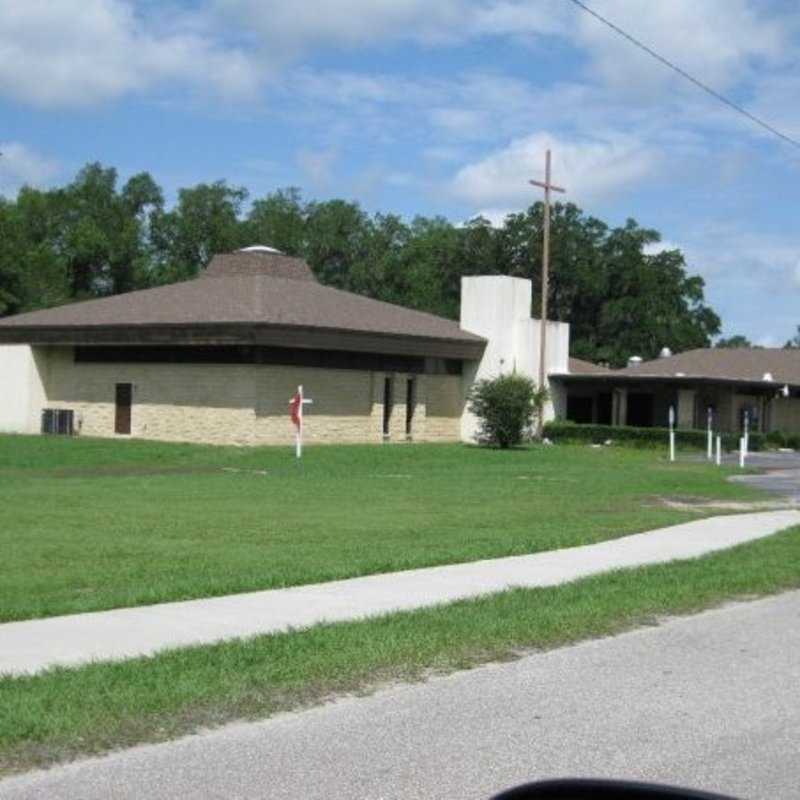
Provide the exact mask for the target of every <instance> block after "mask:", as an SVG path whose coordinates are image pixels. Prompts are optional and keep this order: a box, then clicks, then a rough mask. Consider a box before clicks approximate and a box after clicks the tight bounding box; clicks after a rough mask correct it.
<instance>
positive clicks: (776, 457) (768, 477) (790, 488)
mask: <svg viewBox="0 0 800 800" xmlns="http://www.w3.org/2000/svg"><path fill="white" fill-rule="evenodd" d="M738 458H739V457H738V455H736V454H735V453H732V454H728V455H726V457H725V460H726V462H728V463H731V464H733V463H737V464H738V463H739V462H738ZM747 466H748V467H757V468H759V469H762V470H764V471H763V473H761V474H760V475H737V476H734V477H733V478H732V479H731V480H734V481H738V482H741V483H746V484H748V485H750V486H754V487H755V488H757V489H764V490H765V491H767V492H772V493H773V494H777V495H779V496H781V497H783V498H785V499H786V500H789V501H791V502H795V503H797V502H800V453H751V454H750V455H749V456H748V457H747Z"/></svg>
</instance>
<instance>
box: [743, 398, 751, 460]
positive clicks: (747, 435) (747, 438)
mask: <svg viewBox="0 0 800 800" xmlns="http://www.w3.org/2000/svg"><path fill="white" fill-rule="evenodd" d="M749 449H750V412H749V411H748V410H747V409H745V412H744V452H745V455H747V452H748V451H749Z"/></svg>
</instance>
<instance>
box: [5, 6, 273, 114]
mask: <svg viewBox="0 0 800 800" xmlns="http://www.w3.org/2000/svg"><path fill="white" fill-rule="evenodd" d="M0 20H2V24H1V25H0V93H2V94H5V95H8V96H11V97H13V98H15V99H17V100H20V101H22V102H25V103H30V104H33V105H37V106H42V107H45V108H53V107H74V106H87V105H92V104H96V103H99V102H102V101H105V100H109V99H113V98H115V97H118V96H120V95H124V94H126V93H128V92H135V91H142V90H145V89H148V88H151V87H153V86H156V85H159V84H161V83H164V82H167V83H169V82H177V83H181V84H184V85H191V86H193V87H196V88H198V87H210V88H212V89H214V90H216V91H219V92H221V93H223V94H226V95H237V96H244V95H247V94H248V93H252V92H253V91H254V90H255V88H256V87H257V85H258V83H259V72H258V67H257V65H256V64H255V63H254V62H253V61H252V60H251V58H250V57H249V56H247V55H245V53H244V52H243V51H241V50H239V49H236V48H230V47H225V46H223V45H221V44H218V43H215V42H214V41H212V40H211V39H209V38H207V37H204V36H202V35H200V34H198V33H197V32H196V30H193V29H192V27H191V26H190V24H189V22H190V20H189V19H186V20H185V21H184V22H185V24H184V25H183V27H181V24H180V22H181V21H180V19H179V18H175V19H174V20H173V21H172V24H171V26H170V27H171V28H172V29H171V30H158V27H159V26H158V20H155V18H154V17H153V16H152V15H151V17H150V21H149V24H147V23H146V22H145V20H144V19H143V18H142V17H140V16H139V15H137V14H136V13H135V10H134V6H133V5H132V4H131V3H129V2H124V0H81V2H79V3H76V2H74V0H47V2H40V1H38V0H28V2H20V1H19V0H0Z"/></svg>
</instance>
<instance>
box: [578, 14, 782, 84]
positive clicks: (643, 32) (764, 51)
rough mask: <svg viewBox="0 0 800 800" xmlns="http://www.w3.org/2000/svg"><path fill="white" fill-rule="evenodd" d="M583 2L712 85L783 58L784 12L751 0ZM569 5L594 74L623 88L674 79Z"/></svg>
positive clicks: (637, 51) (733, 80)
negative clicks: (766, 12) (766, 11)
mask: <svg viewBox="0 0 800 800" xmlns="http://www.w3.org/2000/svg"><path fill="white" fill-rule="evenodd" d="M591 7H592V8H593V9H594V10H595V11H597V12H598V13H599V14H601V15H603V16H604V17H606V18H607V19H609V20H610V21H611V22H614V23H616V24H617V25H619V26H620V27H621V28H623V29H625V30H626V31H627V32H628V33H630V34H632V35H633V36H635V37H636V38H638V39H640V40H641V41H642V42H643V43H644V44H646V45H648V46H649V47H651V48H653V49H654V50H656V51H657V52H659V53H661V55H663V56H664V57H666V58H667V59H669V60H671V61H673V62H674V63H676V64H678V65H679V66H680V67H682V68H683V69H686V70H687V71H689V72H691V73H695V74H696V75H698V76H699V77H701V78H702V79H703V80H704V81H705V82H706V83H709V84H711V85H712V86H714V87H716V88H718V89H725V88H727V87H729V86H731V85H733V84H734V83H735V82H737V81H739V80H742V79H744V78H745V77H747V76H749V75H750V74H751V73H752V70H753V68H754V67H755V66H756V65H762V64H763V63H764V62H769V63H772V62H777V61H779V60H781V59H782V58H785V54H786V44H787V34H788V28H789V24H788V20H787V18H786V16H788V15H786V16H781V15H778V14H772V15H771V16H770V17H767V16H766V15H764V14H763V13H760V12H761V11H763V6H762V7H761V8H759V4H758V3H756V2H754V0H703V2H702V3H698V2H697V0H669V2H661V3H647V10H646V13H643V5H642V2H641V0H593V1H592V3H591ZM576 13H578V18H577V20H576V28H577V31H576V33H577V37H578V41H579V43H580V44H581V45H582V46H583V47H584V48H586V50H587V51H588V53H589V56H590V59H591V63H592V70H591V72H592V74H593V75H595V76H596V77H599V78H600V79H601V80H602V81H604V82H606V83H607V84H610V85H614V86H616V87H620V88H626V87H627V88H628V89H636V88H641V87H642V86H645V87H647V86H652V85H653V84H659V83H664V82H667V81H670V80H671V81H673V82H674V81H682V79H680V78H678V77H677V76H676V75H675V74H674V73H673V72H671V70H669V69H667V68H666V67H665V66H664V65H662V64H659V63H658V62H656V61H655V60H654V59H653V58H651V57H650V56H648V55H646V54H645V53H643V52H642V51H641V50H639V49H637V48H636V47H634V46H633V45H632V44H631V43H629V42H626V41H625V40H624V39H622V38H621V37H620V36H619V35H618V34H617V33H615V32H613V31H612V30H610V29H609V28H608V27H607V26H605V25H603V24H601V23H600V22H599V21H598V20H596V19H594V18H592V17H591V16H590V15H588V14H586V13H584V12H578V11H577V9H576ZM795 25H796V21H795Z"/></svg>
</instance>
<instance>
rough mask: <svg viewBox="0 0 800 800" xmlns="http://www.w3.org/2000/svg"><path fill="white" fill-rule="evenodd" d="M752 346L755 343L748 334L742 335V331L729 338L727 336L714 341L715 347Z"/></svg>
mask: <svg viewBox="0 0 800 800" xmlns="http://www.w3.org/2000/svg"><path fill="white" fill-rule="evenodd" d="M752 346H753V343H752V342H751V341H750V340H749V339H748V338H747V337H746V336H742V334H741V333H737V334H735V335H734V336H729V337H728V338H727V339H726V338H725V337H720V338H719V339H717V341H716V342H714V347H725V348H737V347H752Z"/></svg>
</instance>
